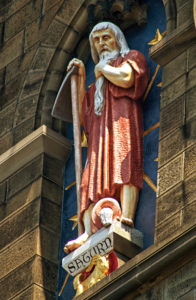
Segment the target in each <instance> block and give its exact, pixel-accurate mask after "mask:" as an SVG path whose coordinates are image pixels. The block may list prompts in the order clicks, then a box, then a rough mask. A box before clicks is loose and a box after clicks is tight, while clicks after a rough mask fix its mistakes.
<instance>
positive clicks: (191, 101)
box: [186, 49, 196, 120]
mask: <svg viewBox="0 0 196 300" xmlns="http://www.w3.org/2000/svg"><path fill="white" fill-rule="evenodd" d="M195 50H196V49H195ZM195 99H196V86H195V87H193V88H192V89H191V90H190V91H189V92H188V93H187V95H186V120H189V119H191V118H192V117H196V103H195V102H196V101H195Z"/></svg>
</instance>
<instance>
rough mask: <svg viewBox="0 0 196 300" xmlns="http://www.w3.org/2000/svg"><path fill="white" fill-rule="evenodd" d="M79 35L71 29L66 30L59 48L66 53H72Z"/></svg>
mask: <svg viewBox="0 0 196 300" xmlns="http://www.w3.org/2000/svg"><path fill="white" fill-rule="evenodd" d="M79 39H80V35H79V33H78V32H76V31H75V30H73V29H71V28H67V30H66V33H65V35H64V37H63V39H62V41H61V43H60V45H59V47H60V48H62V49H64V50H65V51H66V52H68V53H70V54H71V53H72V51H73V49H74V48H75V46H76V45H77V43H78V42H79Z"/></svg>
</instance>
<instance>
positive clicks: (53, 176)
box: [43, 154, 64, 186]
mask: <svg viewBox="0 0 196 300" xmlns="http://www.w3.org/2000/svg"><path fill="white" fill-rule="evenodd" d="M63 172H64V162H63V161H61V160H58V159H55V158H54V157H50V156H48V155H46V154H45V155H44V168H43V176H44V177H45V178H46V179H49V180H51V181H53V182H54V183H56V184H58V185H59V186H62V183H63Z"/></svg>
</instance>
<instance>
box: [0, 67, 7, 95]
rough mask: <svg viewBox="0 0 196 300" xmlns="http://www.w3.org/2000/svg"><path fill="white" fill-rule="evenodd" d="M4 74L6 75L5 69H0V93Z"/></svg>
mask: <svg viewBox="0 0 196 300" xmlns="http://www.w3.org/2000/svg"><path fill="white" fill-rule="evenodd" d="M5 74H6V68H3V69H1V70H0V90H1V91H2V88H3V87H4V85H5Z"/></svg>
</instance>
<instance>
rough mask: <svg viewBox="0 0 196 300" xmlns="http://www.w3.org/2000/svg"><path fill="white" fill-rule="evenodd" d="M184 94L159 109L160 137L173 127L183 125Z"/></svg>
mask: <svg viewBox="0 0 196 300" xmlns="http://www.w3.org/2000/svg"><path fill="white" fill-rule="evenodd" d="M184 114H185V111H184V96H182V97H180V98H178V99H176V100H175V101H173V102H172V103H171V104H169V105H168V106H166V107H165V108H163V109H162V110H161V114H160V123H161V125H160V135H159V137H160V139H162V138H163V137H164V136H166V135H167V134H169V133H170V132H171V131H173V130H174V129H177V128H179V127H182V126H183V125H184Z"/></svg>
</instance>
